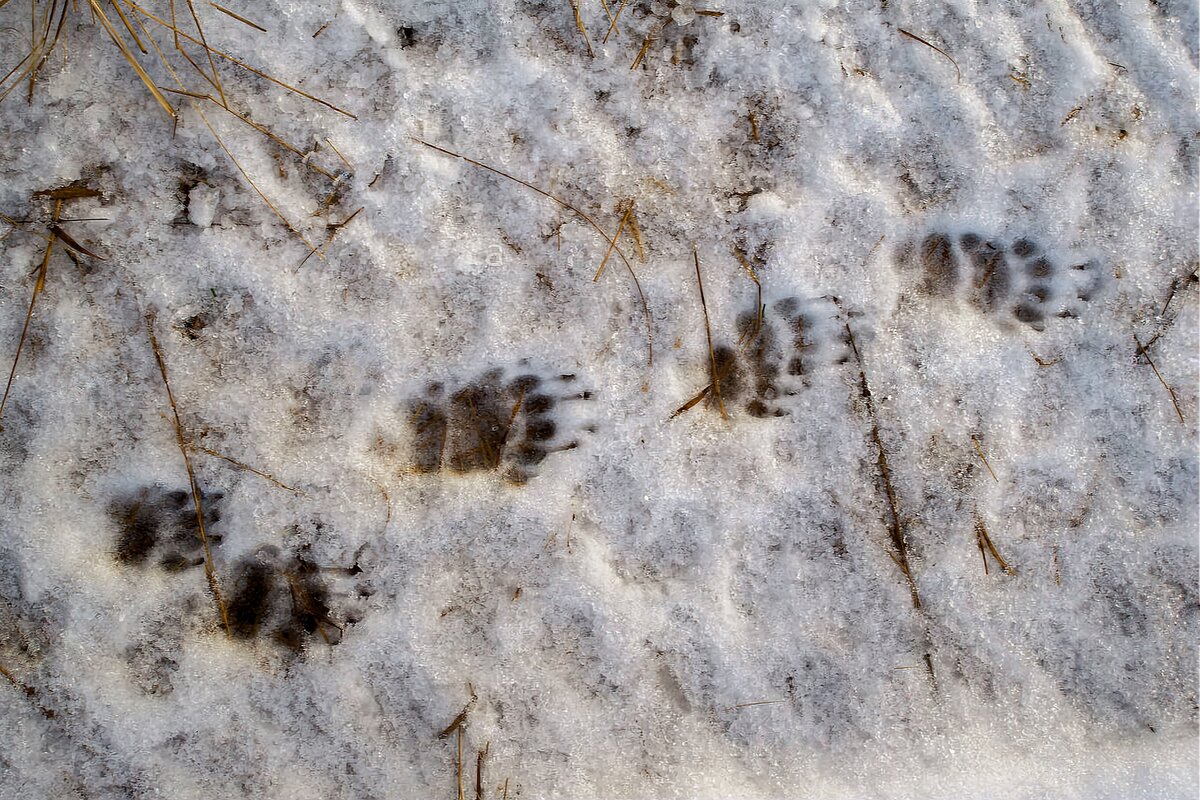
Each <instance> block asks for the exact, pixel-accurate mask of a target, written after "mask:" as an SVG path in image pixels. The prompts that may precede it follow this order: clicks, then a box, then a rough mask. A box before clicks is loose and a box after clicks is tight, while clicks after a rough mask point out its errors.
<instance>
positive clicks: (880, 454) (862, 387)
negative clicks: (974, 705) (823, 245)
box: [835, 300, 937, 690]
mask: <svg viewBox="0 0 1200 800" xmlns="http://www.w3.org/2000/svg"><path fill="white" fill-rule="evenodd" d="M835 302H837V301H836V300H835ZM837 305H838V306H839V308H840V307H841V304H840V303H837ZM842 313H843V315H845V311H844V310H843V311H842ZM844 324H845V329H846V341H847V342H848V343H849V344H850V350H851V352H853V354H854V360H855V362H856V363H857V364H858V378H859V396H860V398H861V399H862V401H863V404H864V406H865V407H866V410H867V418H868V421H869V422H870V424H871V442H872V444H874V445H875V452H876V460H875V465H876V468H877V469H878V471H879V482H880V484H881V485H882V487H883V492H884V497H885V498H886V500H887V506H888V513H889V516H888V535H889V537H890V539H891V541H892V552H891V553H889V555H890V556H891V557H892V561H894V562H895V563H896V566H897V567H899V568H900V572H901V573H902V574H903V575H904V578H905V580H906V581H907V582H908V589H909V594H910V595H911V597H912V605H913V608H914V609H915V610H916V611H918V612H923V606H922V605H921V595H920V593H919V592H918V591H917V579H916V577H915V576H914V575H913V571H912V564H911V563H910V561H909V558H908V536H907V534H906V532H905V530H904V518H903V517H902V516H901V514H900V500H899V497H898V495H897V494H896V486H895V483H894V482H893V480H892V469H891V464H890V463H889V462H888V457H887V448H886V447H884V444H883V436H882V434H881V432H880V427H879V415H878V412H877V411H876V409H875V396H874V395H873V394H872V393H871V386H870V384H869V383H868V382H867V369H866V366H865V364H864V363H863V357H862V353H861V352H860V351H859V349H858V340H857V339H856V338H855V336H854V329H853V328H851V327H850V321H849V319H848V318H847V319H846V320H845V323H844ZM925 636H926V640H927V643H928V639H929V627H928V620H926V626H925ZM924 660H925V669H926V671H927V672H928V673H929V679H930V681H931V682H932V683H933V686H934V689H935V690H936V688H937V677H936V675H934V671H933V656H932V654H931V653H930V651H928V650H927V651H926V652H925V659H924Z"/></svg>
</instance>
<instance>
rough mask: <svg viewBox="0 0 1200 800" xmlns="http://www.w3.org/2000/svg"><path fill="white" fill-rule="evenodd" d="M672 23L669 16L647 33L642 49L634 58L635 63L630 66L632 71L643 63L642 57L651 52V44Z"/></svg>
mask: <svg viewBox="0 0 1200 800" xmlns="http://www.w3.org/2000/svg"><path fill="white" fill-rule="evenodd" d="M670 24H671V18H670V17H667V19H665V20H663V21H662V22H660V23H658V24H657V25H655V26H654V27H653V28H651V29H650V32H649V33H647V34H646V39H645V41H643V42H642V49H641V50H638V54H637V57H636V58H635V59H633V64H631V65H630V66H629V71H630V72H632V71H634V70H635V69H637V68H638V65H639V64H641V63H642V59H644V58H645V57H646V53H648V52H650V45H652V44H654V41H655V40H656V39H658V37H659V36H661V35H662V32H663V31H664V30H666V28H667V26H668V25H670Z"/></svg>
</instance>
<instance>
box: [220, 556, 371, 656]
mask: <svg viewBox="0 0 1200 800" xmlns="http://www.w3.org/2000/svg"><path fill="white" fill-rule="evenodd" d="M361 574H362V569H361V568H360V567H359V566H358V563H357V561H356V562H355V563H354V564H353V565H352V566H350V567H322V566H319V565H317V564H316V563H315V562H313V561H311V560H310V559H309V558H308V557H307V554H306V553H305V552H303V551H301V552H299V553H296V554H287V555H285V554H282V553H280V552H279V551H278V550H277V549H276V548H274V547H270V546H268V547H263V548H260V549H259V550H258V551H257V552H255V553H254V554H252V555H250V556H248V557H246V558H244V559H242V561H241V562H239V563H238V564H237V566H236V567H235V568H234V570H233V575H234V581H233V591H232V592H231V593H230V594H229V602H228V605H227V608H226V611H227V613H228V615H229V627H230V630H231V631H232V632H233V635H234V636H235V637H237V638H239V639H246V640H250V639H262V638H266V639H269V640H271V641H274V642H275V643H276V644H278V645H281V646H282V647H284V648H285V649H287V650H290V651H292V652H295V653H300V652H303V651H304V650H305V649H307V648H308V647H309V645H310V644H311V643H312V642H314V641H316V640H317V639H319V640H321V641H322V642H324V643H325V644H327V645H336V644H338V643H340V642H341V640H342V635H343V633H344V632H345V629H346V626H348V625H354V624H355V623H357V622H358V621H359V620H360V619H361V616H362V611H361V609H359V608H357V607H356V604H357V602H358V601H361V600H363V599H365V598H367V597H370V595H371V594H372V591H371V588H370V586H369V584H367V583H365V582H362V581H360V580H359V579H358V576H359V575H361ZM345 584H351V585H350V586H349V587H346V586H345ZM339 585H340V588H339ZM350 598H354V599H353V600H351V599H350Z"/></svg>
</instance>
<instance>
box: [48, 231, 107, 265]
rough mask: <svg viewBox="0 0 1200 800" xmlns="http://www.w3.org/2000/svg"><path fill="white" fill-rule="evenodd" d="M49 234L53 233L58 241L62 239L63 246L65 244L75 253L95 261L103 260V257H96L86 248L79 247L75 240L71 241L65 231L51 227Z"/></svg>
mask: <svg viewBox="0 0 1200 800" xmlns="http://www.w3.org/2000/svg"><path fill="white" fill-rule="evenodd" d="M50 232H51V233H53V234H54V235H55V236H57V237H58V238H59V239H62V242H63V244H65V245H66V246H67V247H69V248H71V249H72V250H74V251H75V252H76V253H82V254H83V255H85V256H87V257H88V258H94V259H96V260H97V261H103V260H104V258H103V257H101V256H98V255H96V254H95V253H93V252H92V251H91V250H88V249H87V248H86V247H84V246H83V245H81V244H80V243H79V242H77V241H75V239H73V238H72V237H71V235H70V234H69V233H67V232H66V231H64V230H63V229H62V228H61V227H60V226H58V225H51V226H50Z"/></svg>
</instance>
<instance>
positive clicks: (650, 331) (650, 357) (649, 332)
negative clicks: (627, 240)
mask: <svg viewBox="0 0 1200 800" xmlns="http://www.w3.org/2000/svg"><path fill="white" fill-rule="evenodd" d="M412 140H413V141H414V142H416V143H417V144H423V145H425V146H426V147H428V148H430V149H431V150H436V151H438V152H439V153H442V154H443V155H447V156H450V157H451V158H460V159H462V160H463V161H465V162H467V163H468V164H470V165H471V166H473V167H477V168H479V169H482V170H485V171H487V172H491V173H492V174H494V175H499V176H500V177H502V178H506V179H508V180H510V181H512V182H513V183H519V184H521V185H522V186H524V187H525V188H526V189H529V190H531V191H534V192H537V193H538V194H540V195H541V196H542V197H545V198H546V199H547V200H551V201H553V202H555V203H557V204H558V205H560V206H562V207H563V208H565V209H567V210H568V211H570V212H571V213H572V214H574V215H575V216H577V217H579V218H580V219H582V220H583V221H584V222H586V223H587V224H588V225H589V226H591V228H592V229H593V230H594V231H596V233H598V234H600V236H601V238H603V239H604V241H606V242H608V243H609V244H610V245H612V249H613V250H615V251H616V252H617V256H618V257H619V258H620V259H621V263H623V264H624V265H625V269H626V270H628V272H629V277H631V278H632V279H633V285H634V288H636V289H637V294H638V300H639V301H640V302H641V305H642V315H643V316H644V317H645V318H646V351H647V355H646V364H647V365H648V366H653V364H654V323H653V320H652V319H651V317H650V306H649V304H648V303H647V302H646V295H645V293H643V292H642V282H641V281H639V280H638V276H637V273H636V272H634V271H633V265H632V264H630V263H629V259H628V258H626V257H625V253H624V252H623V251H622V250H621V248H620V246H619V245H618V244H617V243H616V242H615V241H614V240H613V239H612V238H611V237H610V236H609V235H608V234H607V233H605V232H604V229H603V228H601V227H600V226H599V225H597V224H596V221H595V220H594V219H592V218H591V217H589V216H588V215H587V214H585V213H584V212H583V211H580V210H579V209H578V208H576V207H575V206H573V205H571V204H570V203H568V202H567V201H566V200H563V199H562V198H560V197H557V196H555V195H553V194H550V193H549V192H547V191H546V190H545V189H539V188H538V187H537V186H534V185H533V184H532V183H529V182H528V181H523V180H521V179H520V178H518V177H515V176H513V175H510V174H508V173H507V172H504V171H503V170H499V169H496V168H495V167H491V166H488V165H487V164H484V163H483V162H482V161H476V160H475V159H473V158H468V157H467V156H464V155H462V154H460V153H455V152H454V151H453V150H447V149H446V148H444V147H439V146H437V145H436V144H431V143H430V142H427V141H425V140H424V139H418V138H417V137H415V136H414V137H412Z"/></svg>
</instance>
